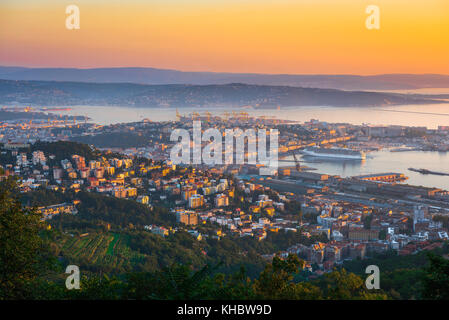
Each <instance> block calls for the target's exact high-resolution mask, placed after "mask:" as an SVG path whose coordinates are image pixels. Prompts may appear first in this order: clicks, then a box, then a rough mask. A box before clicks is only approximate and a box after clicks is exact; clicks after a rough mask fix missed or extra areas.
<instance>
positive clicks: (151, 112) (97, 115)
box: [54, 103, 449, 128]
mask: <svg viewBox="0 0 449 320" xmlns="http://www.w3.org/2000/svg"><path fill="white" fill-rule="evenodd" d="M71 108H72V110H71V111H58V112H57V113H60V114H69V115H78V116H81V115H82V116H88V117H89V118H91V121H93V122H95V123H99V124H103V125H107V124H113V123H118V122H135V121H142V120H143V119H145V118H148V119H150V120H152V121H170V120H176V109H174V108H136V107H111V106H71ZM178 110H179V113H180V114H181V115H188V114H190V113H192V112H198V113H200V114H203V113H204V112H206V111H209V112H210V113H211V114H212V115H223V113H224V112H232V111H235V112H239V111H245V112H247V113H248V114H249V115H250V116H270V117H276V118H278V119H289V120H295V121H299V122H304V121H309V120H310V119H319V120H320V121H327V122H345V123H352V124H364V123H365V124H375V125H404V126H425V127H428V128H437V127H438V126H443V125H444V126H448V125H449V103H444V104H438V105H403V106H393V107H376V108H367V107H360V108H357V107H353V108H336V107H285V108H281V109H280V110H276V109H265V110H255V109H249V108H245V109H243V108H235V109H230V108H214V109H198V108H196V109H194V108H180V109H178ZM54 112H55V113H56V111H54ZM417 112H422V113H417Z"/></svg>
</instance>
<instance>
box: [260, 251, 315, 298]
mask: <svg viewBox="0 0 449 320" xmlns="http://www.w3.org/2000/svg"><path fill="white" fill-rule="evenodd" d="M303 267H304V261H302V260H300V259H299V258H298V257H297V256H296V255H289V256H288V258H287V259H286V260H282V259H280V258H278V257H274V258H273V261H272V263H271V264H267V265H266V267H265V270H264V271H263V272H262V273H261V274H260V276H259V278H258V279H256V280H254V291H255V295H256V297H257V298H258V299H284V300H285V299H286V300H296V299H320V298H321V291H320V289H319V288H318V287H316V286H314V285H312V284H310V283H304V282H300V283H294V281H293V278H294V275H295V274H296V273H297V272H298V271H299V270H300V269H303Z"/></svg>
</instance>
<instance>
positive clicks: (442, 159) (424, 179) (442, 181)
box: [281, 150, 449, 190]
mask: <svg viewBox="0 0 449 320" xmlns="http://www.w3.org/2000/svg"><path fill="white" fill-rule="evenodd" d="M300 160H301V161H302V163H304V164H305V165H307V166H309V167H312V168H316V169H317V171H316V172H322V173H328V174H331V175H339V176H341V177H351V176H356V175H364V174H371V173H385V172H395V173H404V174H405V175H406V176H408V177H409V179H408V180H406V181H405V182H404V183H408V184H413V185H418V186H426V187H437V188H442V189H445V190H449V176H437V175H423V174H420V173H418V172H413V171H410V170H408V168H426V169H429V170H433V171H445V170H447V171H448V172H449V165H448V164H449V153H447V152H433V151H428V152H427V151H426V152H422V151H407V152H389V151H387V150H382V151H376V152H372V153H369V156H368V157H367V159H366V160H340V159H327V158H313V157H312V158H311V157H309V156H301V157H300ZM286 165H294V162H291V163H286V162H282V163H281V166H286Z"/></svg>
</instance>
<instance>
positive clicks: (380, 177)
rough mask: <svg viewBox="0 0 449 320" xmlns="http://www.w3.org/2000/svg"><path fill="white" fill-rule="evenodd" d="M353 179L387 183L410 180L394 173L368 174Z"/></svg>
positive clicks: (401, 174)
mask: <svg viewBox="0 0 449 320" xmlns="http://www.w3.org/2000/svg"><path fill="white" fill-rule="evenodd" d="M353 178H354V179H359V180H366V181H386V182H395V181H402V180H406V179H408V177H406V176H405V175H404V174H403V173H394V172H387V173H375V174H367V175H361V176H355V177H353Z"/></svg>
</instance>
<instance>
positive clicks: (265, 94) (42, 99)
mask: <svg viewBox="0 0 449 320" xmlns="http://www.w3.org/2000/svg"><path fill="white" fill-rule="evenodd" d="M439 102H440V101H439V100H435V99H429V98H426V97H421V96H419V95H413V96H411V95H403V94H393V93H382V92H365V91H342V90H334V89H317V88H299V87H290V86H261V85H248V84H241V83H233V84H225V85H142V84H131V83H86V82H51V81H10V80H0V103H3V104H35V105H46V106H49V105H50V106H51V105H116V106H138V107H176V108H182V107H196V108H202V107H204V108H208V107H231V106H232V107H239V106H248V105H251V106H253V107H256V108H274V107H277V106H382V105H398V104H429V103H439Z"/></svg>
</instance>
